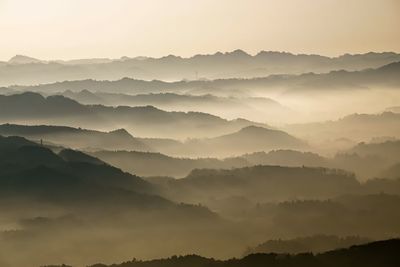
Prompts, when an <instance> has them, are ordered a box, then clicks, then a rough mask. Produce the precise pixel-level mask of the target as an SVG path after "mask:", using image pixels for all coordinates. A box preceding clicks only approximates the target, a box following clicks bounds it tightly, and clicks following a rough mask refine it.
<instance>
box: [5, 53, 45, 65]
mask: <svg viewBox="0 0 400 267" xmlns="http://www.w3.org/2000/svg"><path fill="white" fill-rule="evenodd" d="M8 63H9V64H32V63H43V61H41V60H39V59H36V58H33V57H27V56H23V55H16V56H14V57H12V58H10V60H8Z"/></svg>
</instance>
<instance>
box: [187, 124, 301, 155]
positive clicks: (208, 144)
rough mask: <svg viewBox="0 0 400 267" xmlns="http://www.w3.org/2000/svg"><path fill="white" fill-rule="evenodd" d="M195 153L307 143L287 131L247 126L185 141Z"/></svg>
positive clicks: (239, 151) (237, 152)
mask: <svg viewBox="0 0 400 267" xmlns="http://www.w3.org/2000/svg"><path fill="white" fill-rule="evenodd" d="M185 145H186V146H188V147H190V148H191V150H192V151H194V155H203V156H207V155H208V156H217V157H224V156H225V157H226V156H233V155H236V156H237V155H241V154H245V153H251V152H255V151H270V150H273V149H305V148H307V144H306V143H305V142H303V141H302V140H300V139H297V138H295V137H293V136H292V135H289V134H288V133H286V132H283V131H279V130H274V129H269V128H264V127H258V126H247V127H244V128H242V129H240V130H239V131H237V132H234V133H231V134H227V135H222V136H218V137H214V138H206V139H193V140H188V141H187V142H186V143H185Z"/></svg>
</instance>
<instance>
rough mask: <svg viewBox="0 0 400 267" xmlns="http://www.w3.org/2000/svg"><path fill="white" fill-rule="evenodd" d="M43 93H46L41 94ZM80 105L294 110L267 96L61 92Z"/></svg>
mask: <svg viewBox="0 0 400 267" xmlns="http://www.w3.org/2000/svg"><path fill="white" fill-rule="evenodd" d="M43 94H44V95H48V94H46V93H43ZM54 94H57V95H63V96H65V97H68V98H71V99H74V100H76V101H78V102H79V103H82V104H90V105H94V104H101V105H107V106H118V105H126V106H146V105H151V106H155V107H157V108H161V109H163V110H168V111H186V112H187V111H197V112H205V113H210V114H214V115H217V116H221V117H223V118H229V119H234V118H238V117H245V118H248V119H250V120H258V119H260V118H261V117H264V118H269V120H273V118H278V117H279V118H280V119H281V120H282V118H288V117H293V116H294V114H295V112H294V111H293V110H291V109H290V108H288V107H285V106H283V105H281V104H280V103H278V102H277V101H275V100H273V99H271V98H266V97H245V96H244V97H240V98H239V97H232V96H231V97H223V96H214V95H212V94H205V95H190V94H177V93H150V94H138V95H130V94H123V93H111V92H110V93H105V92H95V91H93V92H91V91H89V90H82V91H79V92H73V91H71V90H67V91H64V92H60V93H54Z"/></svg>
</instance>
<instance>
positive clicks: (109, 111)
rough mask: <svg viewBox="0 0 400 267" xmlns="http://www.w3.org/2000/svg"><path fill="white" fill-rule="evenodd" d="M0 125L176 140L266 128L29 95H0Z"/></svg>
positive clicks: (202, 115) (244, 122)
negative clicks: (123, 132) (80, 129)
mask: <svg viewBox="0 0 400 267" xmlns="http://www.w3.org/2000/svg"><path fill="white" fill-rule="evenodd" d="M0 122H3V123H19V124H35V125H37V124H46V125H49V124H53V125H66V126H71V127H85V128H92V129H101V130H104V129H116V128H117V129H118V128H124V129H126V130H128V131H130V132H133V133H134V134H135V135H136V136H146V137H163V138H165V137H166V138H178V139H183V138H187V137H205V136H215V135H219V134H224V133H228V132H231V131H236V130H238V129H240V128H243V127H246V126H249V125H258V126H265V124H262V123H255V122H251V121H248V120H244V119H236V120H226V119H222V118H221V117H217V116H214V115H211V114H207V113H201V112H167V111H164V110H160V109H157V108H155V107H152V106H140V107H127V106H118V107H110V106H102V105H82V104H80V103H78V102H76V101H74V100H72V99H69V98H66V97H63V96H49V97H43V96H42V95H40V94H37V93H31V92H26V93H22V94H15V95H7V96H5V95H0ZM177 129H180V130H177ZM120 133H121V132H120Z"/></svg>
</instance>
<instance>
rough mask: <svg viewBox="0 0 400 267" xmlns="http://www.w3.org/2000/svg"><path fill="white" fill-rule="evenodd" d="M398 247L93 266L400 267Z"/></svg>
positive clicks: (382, 244) (385, 244) (392, 243)
mask: <svg viewBox="0 0 400 267" xmlns="http://www.w3.org/2000/svg"><path fill="white" fill-rule="evenodd" d="M399 250H400V240H399V239H392V240H386V241H378V242H373V243H369V244H365V245H358V246H353V247H350V248H347V249H339V250H333V251H329V252H325V253H322V254H316V255H313V254H311V253H303V254H296V255H289V254H273V253H271V254H252V255H249V256H246V257H244V258H242V259H230V260H225V261H223V260H215V259H208V258H204V257H200V256H196V255H188V256H179V257H177V256H174V257H171V258H168V259H160V260H150V261H139V260H133V261H130V262H124V263H121V264H112V265H105V264H95V265H91V266H90V267H177V266H182V267H220V266H221V267H249V266H251V267H264V266H276V267H278V266H279V267H303V266H304V267H326V266H342V267H354V266H363V267H397V266H399V265H400V255H399V253H398V251H399Z"/></svg>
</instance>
